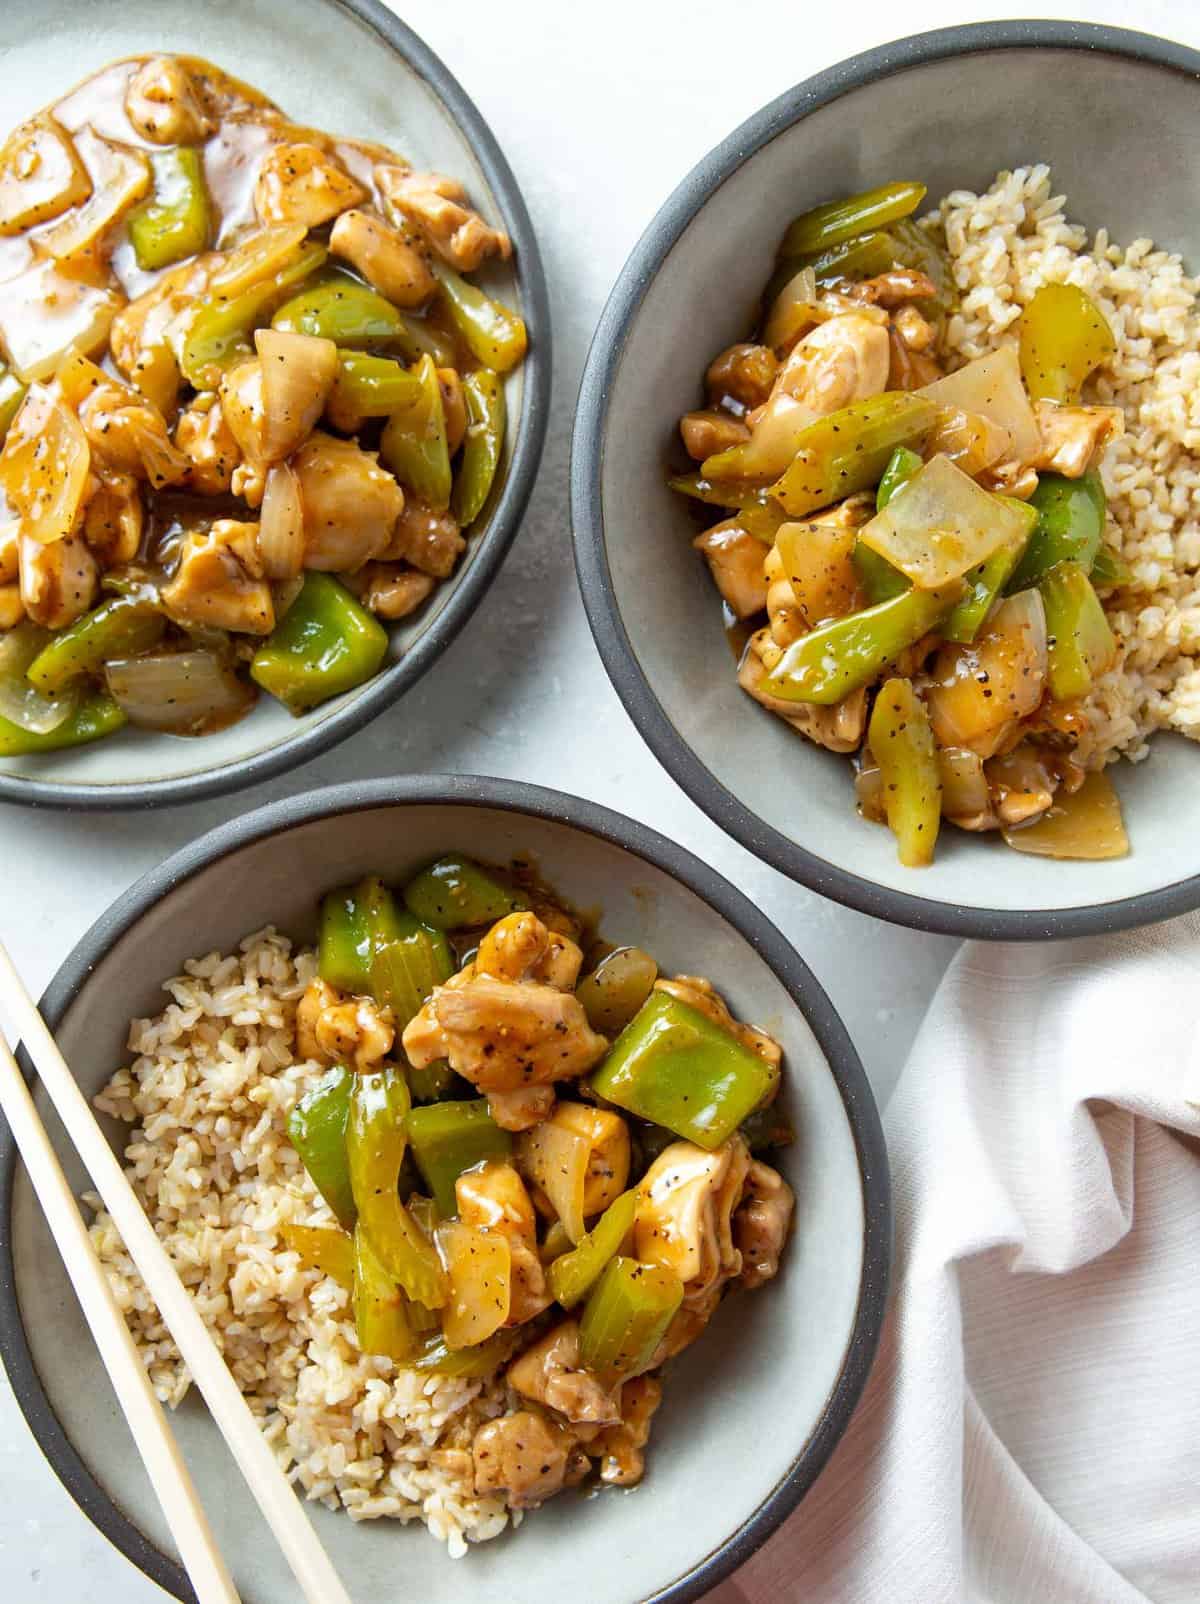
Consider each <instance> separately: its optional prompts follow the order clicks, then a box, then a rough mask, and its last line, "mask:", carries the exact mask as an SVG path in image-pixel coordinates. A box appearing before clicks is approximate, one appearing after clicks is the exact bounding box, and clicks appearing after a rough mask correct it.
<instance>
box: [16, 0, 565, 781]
mask: <svg viewBox="0 0 1200 1604" xmlns="http://www.w3.org/2000/svg"><path fill="white" fill-rule="evenodd" d="M149 50H181V51H187V52H188V53H190V54H192V55H200V56H207V57H208V58H209V59H210V60H212V61H215V62H216V63H217V65H218V66H222V67H225V68H226V69H227V70H228V71H230V72H232V73H234V74H236V75H237V76H239V77H242V78H245V79H247V80H248V81H249V82H250V83H252V84H253V85H255V87H256V88H259V89H262V90H263V91H264V92H265V93H266V94H267V95H269V96H270V97H271V98H272V99H273V100H275V101H276V102H278V103H279V104H280V105H281V106H282V107H283V109H284V110H285V111H286V112H288V113H289V114H290V115H292V116H293V117H295V118H296V119H297V121H299V122H307V123H311V124H315V125H316V126H317V127H319V128H325V129H328V130H329V131H330V132H332V133H342V134H349V135H353V136H357V137H359V138H366V139H375V140H379V141H381V142H382V143H383V144H386V145H391V146H392V147H393V148H394V149H396V150H397V151H399V152H401V153H402V154H403V155H405V156H407V158H408V159H409V160H410V161H412V162H413V163H414V164H416V165H422V166H429V167H432V168H436V169H438V170H440V171H441V172H445V173H449V174H451V175H452V176H454V177H455V178H459V179H461V180H462V182H463V183H464V184H465V185H466V186H467V189H468V191H469V192H470V194H471V196H472V199H473V200H474V201H475V203H476V204H477V205H478V206H479V208H480V210H481V211H482V213H483V215H484V216H485V217H486V218H487V219H488V220H489V221H490V222H493V223H496V224H498V225H499V226H501V227H503V228H505V229H506V230H507V231H508V233H509V234H510V236H511V237H512V241H513V246H514V257H513V261H512V262H511V263H510V264H505V265H504V266H503V267H500V268H495V269H492V270H489V272H488V273H487V274H486V275H483V276H481V282H484V283H485V284H487V286H488V288H489V289H490V290H491V291H492V293H494V294H495V295H497V296H498V297H499V298H500V299H501V300H503V301H504V302H505V303H506V304H507V305H509V306H512V307H513V308H514V309H516V310H519V311H520V313H521V316H522V317H523V318H524V319H525V322H526V325H527V327H528V330H529V354H528V356H527V357H526V359H525V361H524V363H523V364H522V365H521V367H520V368H518V369H517V370H516V372H515V373H513V374H512V375H511V376H510V378H509V380H508V385H507V391H508V416H509V431H508V440H507V442H506V446H505V455H504V462H503V464H502V468H501V474H500V478H499V482H498V485H497V487H496V488H495V489H494V490H493V492H492V498H491V503H490V507H489V508H488V509H487V510H486V511H485V514H484V517H483V518H482V519H481V520H480V521H479V522H478V523H477V524H476V526H475V529H474V532H473V533H472V535H471V537H470V544H469V547H468V550H467V552H466V553H465V554H464V556H463V558H462V560H461V561H460V563H459V566H458V568H457V569H456V571H455V573H454V576H453V577H452V578H451V579H449V580H447V581H445V582H444V583H443V584H441V585H439V587H438V589H437V590H436V592H435V593H434V595H433V597H432V598H431V600H430V602H429V604H428V605H427V606H426V607H423V608H422V609H421V610H420V611H419V613H417V614H416V615H415V616H414V617H413V618H412V619H409V620H405V621H404V622H402V623H400V624H396V625H392V626H390V635H391V649H390V653H389V657H388V659H387V661H386V663H385V665H384V668H383V670H382V672H381V673H379V674H377V675H376V676H375V678H374V679H372V680H369V681H368V682H367V683H366V684H365V685H363V686H361V687H359V689H357V690H355V691H350V692H348V693H347V694H346V695H345V696H340V697H337V698H335V699H334V700H332V701H330V702H326V703H324V704H323V705H322V706H321V707H318V708H315V709H314V710H313V711H312V712H310V713H307V714H305V715H304V716H303V717H301V718H298V719H297V718H293V717H292V715H291V714H290V713H289V712H288V711H287V710H286V709H285V708H284V707H283V706H281V705H280V704H279V703H278V702H275V701H274V700H273V699H272V698H270V697H266V696H264V697H262V698H260V700H259V703H258V705H257V706H256V707H255V708H254V709H253V711H252V712H251V713H250V715H249V716H248V717H247V718H244V719H242V720H241V721H240V723H237V724H235V725H233V726H232V727H231V728H230V729H227V730H224V731H222V732H221V733H219V734H216V735H208V736H204V737H203V738H201V739H195V740H191V739H182V738H179V737H172V736H156V735H152V734H150V733H148V732H146V731H136V730H132V731H131V730H125V731H122V732H121V733H120V734H119V735H116V736H113V737H111V738H110V739H107V740H104V741H100V742H98V743H97V744H96V745H94V746H85V747H80V748H78V749H76V750H74V751H64V752H57V753H52V754H49V755H47V756H44V757H38V758H4V759H0V799H2V800H5V801H11V802H27V803H32V804H35V805H38V806H52V807H53V806H61V807H97V808H104V807H110V808H115V807H133V806H138V807H145V806H156V805H160V804H164V803H170V802H185V801H187V802H191V801H195V800H196V799H197V798H199V797H203V796H212V795H216V794H218V793H220V792H223V791H231V790H235V789H237V788H238V787H240V786H244V785H250V784H252V783H254V782H257V781H259V780H263V779H266V778H268V777H269V776H270V775H273V774H278V773H280V772H281V771H283V770H284V769H288V768H292V767H294V766H295V765H296V764H298V763H302V762H304V761H305V760H306V759H308V758H311V757H315V756H316V754H317V753H318V752H321V751H324V750H325V749H326V748H327V747H329V746H332V745H333V744H334V743H335V742H336V741H339V740H341V739H343V738H344V737H345V736H347V735H349V734H351V733H352V732H353V731H354V730H356V729H359V728H360V727H361V726H362V725H363V724H365V723H366V722H367V721H368V720H369V719H371V718H373V717H374V716H375V714H377V713H378V712H380V711H381V710H382V709H383V708H385V707H387V706H388V705H389V704H390V703H391V702H394V701H395V700H396V698H397V697H398V696H401V695H403V693H404V692H405V691H407V690H410V689H411V688H412V686H413V685H415V684H416V682H417V680H418V679H420V677H421V675H422V674H424V673H425V671H426V669H428V668H429V667H430V666H431V665H432V664H433V663H434V661H435V660H436V659H437V658H438V656H439V655H440V654H441V653H442V652H443V651H444V650H445V649H446V647H447V646H448V645H449V644H450V642H451V641H452V640H453V639H454V637H455V635H456V634H457V633H458V631H459V630H460V629H461V628H462V626H463V625H464V624H465V623H466V621H467V619H468V618H469V617H470V615H471V613H472V612H473V610H474V609H475V607H477V606H478V604H479V602H480V600H481V598H482V596H483V594H484V592H485V591H486V589H487V587H488V585H489V584H490V582H491V580H492V578H493V576H494V575H495V573H496V571H497V569H498V568H499V566H500V563H501V562H502V560H503V558H504V554H505V552H506V551H507V550H508V547H509V544H510V542H511V541H512V538H513V536H514V535H515V534H516V532H517V528H518V526H519V524H520V521H521V517H522V514H523V513H524V510H525V505H526V503H527V501H528V500H529V494H530V491H531V490H532V488H533V481H534V475H535V474H536V472H537V465H538V459H539V458H540V456H541V452H542V444H543V441H544V439H545V433H546V421H547V409H548V404H549V397H550V309H549V301H548V298H547V294H546V282H545V277H544V274H543V272H542V263H541V258H540V256H539V253H538V246H537V241H536V239H535V238H534V234H533V227H532V225H531V223H530V221H529V214H528V212H527V211H526V209H525V203H524V201H523V200H522V199H521V194H520V191H519V189H518V188H517V182H516V179H515V178H514V177H513V174H512V170H511V169H510V167H509V165H508V163H507V162H506V161H505V159H504V156H503V155H502V154H501V152H500V148H499V146H498V145H497V144H496V141H495V139H494V137H493V136H492V133H491V131H490V130H489V128H488V126H487V124H486V123H485V122H484V120H483V118H482V117H481V116H480V115H479V112H478V111H477V110H476V109H475V107H474V105H473V104H472V103H471V101H470V99H469V98H468V97H467V95H466V94H465V93H464V92H463V90H462V88H461V87H460V86H459V84H458V83H457V82H456V80H455V79H454V78H453V77H452V75H451V74H450V73H449V72H448V71H447V69H446V68H445V67H444V66H443V65H442V63H441V62H440V61H439V60H438V58H437V57H436V56H435V55H434V54H433V52H432V51H431V50H429V49H428V47H427V46H426V45H424V44H423V43H422V42H421V40H420V39H418V38H417V36H416V34H414V33H413V32H412V30H411V29H410V28H407V27H406V26H405V25H404V23H402V22H401V21H399V20H398V18H397V17H396V16H395V15H393V13H392V12H391V11H390V10H388V9H387V8H386V7H385V6H384V5H382V4H380V3H378V0H253V4H247V3H239V0H204V3H202V4H197V3H196V0H121V4H120V5H90V4H88V3H86V0H39V3H38V4H36V5H8V6H0V90H2V91H3V95H2V105H3V110H2V111H0V138H3V136H4V135H6V134H7V132H8V131H9V129H10V128H12V127H14V126H15V125H16V124H17V123H18V122H19V121H20V120H21V118H22V117H25V116H28V115H29V114H30V113H31V112H33V111H36V110H38V109H39V108H40V107H42V106H44V105H46V104H47V103H48V102H50V101H51V100H54V99H57V98H59V97H60V96H61V95H63V94H64V93H65V92H66V91H67V90H68V89H69V88H70V87H71V86H72V85H73V84H74V83H76V82H78V80H79V79H81V78H84V77H86V76H87V75H88V74H89V73H92V72H94V71H95V70H96V69H97V68H99V67H102V66H104V64H105V63H106V62H109V61H112V60H114V59H115V58H117V57H119V56H128V55H134V54H138V53H141V52H145V51H149Z"/></svg>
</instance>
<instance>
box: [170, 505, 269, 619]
mask: <svg viewBox="0 0 1200 1604" xmlns="http://www.w3.org/2000/svg"><path fill="white" fill-rule="evenodd" d="M162 599H163V606H164V607H165V608H166V611H167V613H168V615H169V616H170V617H171V618H173V619H174V620H175V622H176V623H177V624H209V625H212V626H213V627H214V628H216V629H230V630H237V631H244V632H245V633H246V634H248V635H269V634H270V633H271V631H272V630H273V629H274V628H275V603H274V601H273V599H272V597H271V587H270V585H268V584H267V582H266V580H265V579H264V578H263V570H262V563H261V561H260V559H259V555H258V525H257V524H250V523H239V522H238V521H237V520H236V519H234V518H218V519H217V521H216V522H215V523H214V524H213V525H212V526H211V527H210V528H208V529H194V530H191V531H190V532H189V533H188V534H187V535H185V536H184V539H183V544H182V546H181V547H180V555H179V567H178V568H177V569H176V570H175V573H174V575H173V576H172V578H171V580H170V582H169V583H168V584H166V585H164V586H163V590H162Z"/></svg>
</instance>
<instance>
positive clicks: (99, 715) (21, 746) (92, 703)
mask: <svg viewBox="0 0 1200 1604" xmlns="http://www.w3.org/2000/svg"><path fill="white" fill-rule="evenodd" d="M126 722H127V720H126V717H125V714H124V713H123V712H122V711H121V709H120V707H119V706H118V705H117V703H116V702H114V701H113V699H112V697H111V696H109V695H108V693H107V692H106V691H98V692H97V693H96V695H95V696H89V697H87V698H86V699H85V700H84V701H82V702H80V704H79V706H78V707H77V708H76V709H75V711H74V712H73V713H72V714H71V715H70V716H69V717H68V718H66V719H64V720H63V722H62V723H61V724H60V725H58V727H57V728H56V729H53V730H49V731H47V732H46V734H44V735H36V734H34V733H33V732H32V731H31V730H23V729H22V728H21V726H20V725H19V724H13V723H12V722H11V721H10V720H9V719H6V718H0V757H28V756H33V755H35V754H36V753H38V752H58V751H61V750H62V749H63V748H64V747H68V746H86V745H87V744H88V742H89V741H99V740H102V739H103V738H104V737H105V736H106V735H113V734H115V733H116V731H117V730H119V729H121V728H122V727H123V726H124V725H125V723H126Z"/></svg>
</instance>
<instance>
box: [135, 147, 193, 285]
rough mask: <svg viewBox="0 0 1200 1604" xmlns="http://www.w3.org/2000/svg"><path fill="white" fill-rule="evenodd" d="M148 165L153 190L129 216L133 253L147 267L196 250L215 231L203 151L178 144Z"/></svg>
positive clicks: (167, 263)
mask: <svg viewBox="0 0 1200 1604" xmlns="http://www.w3.org/2000/svg"><path fill="white" fill-rule="evenodd" d="M150 165H151V167H152V168H153V170H154V193H153V194H152V195H151V196H150V198H149V200H146V201H143V202H142V204H141V205H140V206H138V207H135V209H134V210H133V211H132V212H131V213H130V215H129V238H130V241H131V242H132V244H133V254H134V255H135V256H136V257H137V264H138V266H139V267H140V268H143V269H145V270H146V271H148V272H150V271H153V270H155V269H157V268H160V267H169V266H170V265H171V263H172V262H181V261H182V260H183V259H184V257H186V256H195V255H197V254H198V253H199V252H200V251H202V250H204V249H205V247H206V246H207V245H208V242H209V238H210V236H211V234H212V212H211V209H210V207H209V202H208V189H207V187H206V186H205V182H204V157H203V155H202V154H201V152H200V151H199V150H195V149H193V148H192V147H190V146H178V145H177V146H174V147H172V148H171V149H170V150H162V151H156V152H155V153H154V154H153V155H152V156H151V158H150Z"/></svg>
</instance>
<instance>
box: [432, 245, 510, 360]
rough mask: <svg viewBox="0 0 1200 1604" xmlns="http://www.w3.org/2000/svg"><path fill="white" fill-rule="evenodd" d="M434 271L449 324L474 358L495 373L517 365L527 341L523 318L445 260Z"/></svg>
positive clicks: (436, 264)
mask: <svg viewBox="0 0 1200 1604" xmlns="http://www.w3.org/2000/svg"><path fill="white" fill-rule="evenodd" d="M433 271H434V272H435V273H436V274H437V277H438V282H439V283H440V285H441V302H442V305H443V306H444V308H445V311H446V315H447V317H448V318H449V320H450V324H451V326H452V327H453V329H454V332H455V333H456V334H457V335H458V337H459V339H460V340H461V341H462V342H463V344H464V345H465V346H466V348H467V350H468V351H470V353H471V355H472V356H473V357H474V358H475V360H476V361H477V362H482V363H483V365H484V367H485V368H491V370H492V372H493V373H507V372H509V370H510V369H512V368H515V367H516V365H517V363H518V362H519V361H520V360H521V358H522V357H523V356H524V355H525V350H526V346H527V344H528V338H527V336H526V333H525V324H524V323H523V322H522V320H521V319H520V318H519V317H518V316H517V315H516V313H515V312H510V311H509V310H508V308H507V307H506V306H501V304H500V302H499V301H493V300H492V298H491V296H489V295H485V294H484V293H483V291H482V290H481V289H480V288H479V286H478V285H477V284H471V283H468V281H467V280H466V279H465V278H462V277H461V276H460V275H459V274H458V273H456V272H455V271H454V270H453V268H450V267H447V266H446V265H445V263H444V262H435V263H434V264H433Z"/></svg>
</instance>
